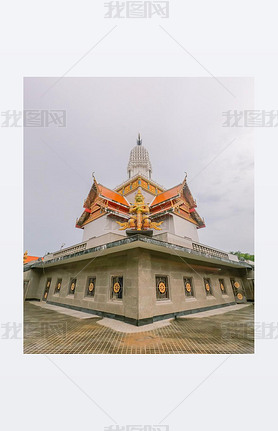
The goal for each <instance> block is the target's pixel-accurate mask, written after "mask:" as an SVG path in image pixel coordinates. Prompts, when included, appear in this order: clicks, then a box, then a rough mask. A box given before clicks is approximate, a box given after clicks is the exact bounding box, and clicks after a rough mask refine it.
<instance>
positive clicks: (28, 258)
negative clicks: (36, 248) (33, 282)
mask: <svg viewBox="0 0 278 431" xmlns="http://www.w3.org/2000/svg"><path fill="white" fill-rule="evenodd" d="M38 259H39V256H28V255H27V256H26V257H24V263H29V262H33V261H35V260H38ZM41 259H42V260H43V257H42V258H41Z"/></svg>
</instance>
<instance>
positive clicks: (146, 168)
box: [127, 133, 152, 179]
mask: <svg viewBox="0 0 278 431" xmlns="http://www.w3.org/2000/svg"><path fill="white" fill-rule="evenodd" d="M127 172H128V177H129V178H132V177H133V176H134V175H137V174H141V175H143V176H144V177H146V178H148V179H151V174H152V165H151V162H150V157H149V153H148V151H147V150H146V148H145V147H143V145H142V138H141V135H140V133H138V138H137V145H136V146H135V147H133V148H132V150H131V152H130V156H129V162H128V165H127Z"/></svg>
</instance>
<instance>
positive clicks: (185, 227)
mask: <svg viewBox="0 0 278 431" xmlns="http://www.w3.org/2000/svg"><path fill="white" fill-rule="evenodd" d="M160 227H161V231H154V235H158V234H159V233H164V232H169V233H171V234H174V235H177V236H179V237H182V238H184V237H187V238H191V239H192V240H193V241H196V242H199V236H198V230H197V228H196V226H195V225H194V224H193V223H190V222H189V221H187V220H185V219H183V218H182V217H179V216H177V215H176V214H171V215H167V216H165V217H164V221H163V223H162V225H161V226H160Z"/></svg>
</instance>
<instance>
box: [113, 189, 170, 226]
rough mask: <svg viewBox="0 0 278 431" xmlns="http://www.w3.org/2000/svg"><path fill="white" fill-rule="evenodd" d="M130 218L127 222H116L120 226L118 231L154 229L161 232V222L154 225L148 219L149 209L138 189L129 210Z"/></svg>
mask: <svg viewBox="0 0 278 431" xmlns="http://www.w3.org/2000/svg"><path fill="white" fill-rule="evenodd" d="M129 214H130V218H129V220H128V222H126V223H121V222H119V221H117V223H118V224H119V225H120V226H121V227H120V230H125V229H128V228H129V229H134V230H146V229H156V230H161V228H160V227H159V226H160V225H161V224H162V223H163V222H162V221H161V222H159V223H155V222H152V221H151V220H150V218H149V215H150V208H149V206H148V205H146V204H145V198H144V196H143V195H142V193H141V190H140V189H139V190H138V192H137V194H136V196H135V202H134V204H133V205H131V206H130V208H129Z"/></svg>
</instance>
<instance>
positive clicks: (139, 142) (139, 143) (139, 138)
mask: <svg viewBox="0 0 278 431" xmlns="http://www.w3.org/2000/svg"><path fill="white" fill-rule="evenodd" d="M137 145H142V138H141V135H140V133H138V138H137Z"/></svg>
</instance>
